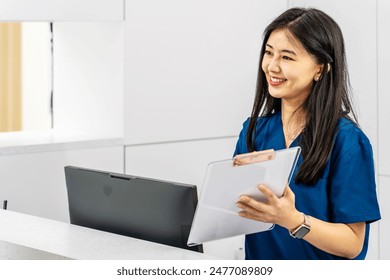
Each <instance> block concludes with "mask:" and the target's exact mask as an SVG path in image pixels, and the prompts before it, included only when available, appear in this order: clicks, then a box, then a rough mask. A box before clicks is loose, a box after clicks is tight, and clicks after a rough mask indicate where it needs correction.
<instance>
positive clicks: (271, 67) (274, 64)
mask: <svg viewBox="0 0 390 280" xmlns="http://www.w3.org/2000/svg"><path fill="white" fill-rule="evenodd" d="M267 69H268V72H279V71H280V65H279V61H278V60H277V59H275V58H273V59H271V60H270V61H269V64H268V67H267Z"/></svg>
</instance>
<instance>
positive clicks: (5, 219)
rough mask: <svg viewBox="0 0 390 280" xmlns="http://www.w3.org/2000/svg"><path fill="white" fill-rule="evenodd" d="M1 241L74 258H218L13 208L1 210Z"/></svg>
mask: <svg viewBox="0 0 390 280" xmlns="http://www.w3.org/2000/svg"><path fill="white" fill-rule="evenodd" d="M0 240H1V241H4V242H8V243H12V244H16V245H20V246H24V247H28V248H33V249H36V250H40V251H43V252H48V253H51V254H55V255H58V256H63V257H65V258H70V259H84V260H99V259H100V260H121V259H122V260H130V259H133V260H135V259H137V260H148V259H150V260H157V259H159V260H162V259H165V260H188V259H194V260H201V259H216V258H215V257H213V256H209V255H206V254H202V253H197V252H193V251H190V250H185V249H180V248H176V247H171V246H166V245H162V244H157V243H153V242H148V241H144V240H139V239H135V238H130V237H127V236H122V235H118V234H112V233H108V232H104V231H99V230H94V229H90V228H85V227H80V226H76V225H72V224H68V223H64V222H59V221H54V220H50V219H45V218H41V217H36V216H31V215H26V214H22V213H17V212H13V211H9V210H0Z"/></svg>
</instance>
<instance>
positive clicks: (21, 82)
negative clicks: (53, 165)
mask: <svg viewBox="0 0 390 280" xmlns="http://www.w3.org/2000/svg"><path fill="white" fill-rule="evenodd" d="M51 56H52V54H51V32H50V23H48V22H29V23H25V22H23V23H22V22H3V23H0V132H9V131H21V130H23V131H25V130H46V129H50V128H51V102H50V97H51V61H52V60H51Z"/></svg>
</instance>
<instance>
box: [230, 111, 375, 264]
mask: <svg viewBox="0 0 390 280" xmlns="http://www.w3.org/2000/svg"><path fill="white" fill-rule="evenodd" d="M248 125H249V119H248V120H246V121H245V123H244V125H243V129H242V131H241V133H240V136H239V139H238V142H237V145H236V151H235V154H243V153H247V152H248V148H247V145H246V134H247V131H248ZM256 131H257V134H256V137H255V147H256V150H257V151H260V150H266V149H275V150H280V149H285V148H286V145H285V141H284V134H283V125H282V118H281V112H280V111H277V112H275V113H274V114H272V115H270V116H266V117H261V118H259V119H258V122H257V127H256ZM299 138H300V136H298V137H297V139H295V140H294V142H293V143H292V144H291V146H290V147H295V146H298V145H299ZM301 163H302V155H301V156H300V157H299V159H298V163H297V166H296V169H295V171H294V174H293V176H292V179H291V182H290V187H291V189H292V191H293V192H294V194H295V206H296V208H297V209H298V211H301V212H303V213H305V214H307V215H310V216H313V217H315V218H318V219H320V220H323V221H327V222H332V223H344V224H348V223H357V222H366V235H365V240H364V245H363V249H362V251H361V253H360V254H359V255H358V256H357V257H356V259H364V258H365V256H366V254H367V248H368V239H369V230H370V227H369V224H370V223H371V222H374V221H377V220H379V219H380V218H381V216H380V211H379V205H378V200H377V195H376V184H375V171H374V161H373V153H372V148H371V144H370V141H369V140H368V138H367V137H366V135H365V134H364V133H363V132H362V131H361V130H360V129H359V128H358V127H357V126H356V125H355V124H354V123H353V122H352V121H349V120H347V119H345V118H343V119H340V121H339V123H338V132H337V135H336V136H335V143H334V147H333V150H332V153H331V157H330V160H329V161H328V162H327V164H326V167H325V170H324V172H323V175H322V176H321V178H320V179H319V180H318V181H317V183H315V184H314V185H305V184H296V183H295V180H294V179H295V175H296V172H297V170H298V168H299V166H300V164H301ZM245 253H246V259H263V260H293V259H296V260H305V259H327V260H334V259H343V258H341V257H338V256H335V255H331V254H329V253H326V252H324V251H322V250H320V249H317V248H316V247H314V246H312V245H311V244H310V243H308V242H307V241H305V240H303V239H295V238H292V237H291V236H290V234H289V232H288V230H287V229H285V228H283V227H280V226H278V225H275V227H274V228H273V229H272V230H270V231H265V232H260V233H255V234H251V235H247V236H246V238H245Z"/></svg>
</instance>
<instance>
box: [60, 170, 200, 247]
mask: <svg viewBox="0 0 390 280" xmlns="http://www.w3.org/2000/svg"><path fill="white" fill-rule="evenodd" d="M65 178H66V186H67V192H68V203H69V215H70V222H71V223H72V224H75V225H79V226H85V227H89V228H94V229H98V230H103V231H108V232H111V233H116V234H121V235H126V236H130V237H134V238H138V239H143V240H148V241H152V242H157V243H161V244H165V245H170V246H175V247H179V248H183V249H188V250H192V251H198V252H203V247H202V245H199V246H195V247H188V246H187V240H188V236H189V232H190V229H191V225H192V220H193V217H194V214H195V209H196V205H197V202H198V197H197V189H196V186H195V185H188V184H182V183H176V182H168V181H163V180H156V179H151V178H143V177H137V176H132V175H125V174H118V173H111V172H106V171H100V170H93V169H87V168H82V167H75V166H66V167H65Z"/></svg>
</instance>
